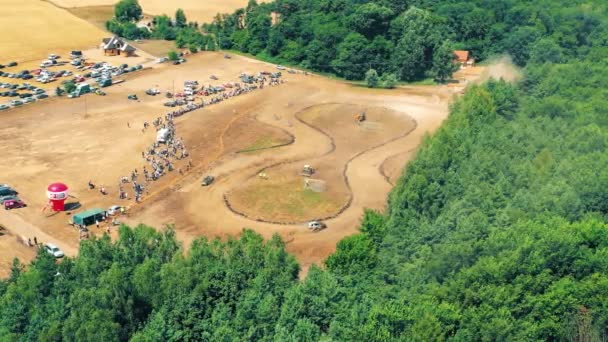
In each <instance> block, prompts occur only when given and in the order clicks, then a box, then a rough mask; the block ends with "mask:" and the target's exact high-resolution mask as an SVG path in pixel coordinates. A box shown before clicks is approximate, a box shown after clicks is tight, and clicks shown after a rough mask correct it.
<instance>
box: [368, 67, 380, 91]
mask: <svg viewBox="0 0 608 342" xmlns="http://www.w3.org/2000/svg"><path fill="white" fill-rule="evenodd" d="M379 80H380V79H379V78H378V73H377V72H376V70H374V69H369V70H368V71H367V72H366V73H365V83H366V84H367V87H368V88H377V87H378V82H379Z"/></svg>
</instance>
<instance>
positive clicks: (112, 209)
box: [107, 205, 122, 216]
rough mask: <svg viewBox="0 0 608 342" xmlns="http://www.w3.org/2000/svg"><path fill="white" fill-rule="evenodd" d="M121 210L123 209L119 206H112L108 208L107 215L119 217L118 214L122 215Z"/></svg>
mask: <svg viewBox="0 0 608 342" xmlns="http://www.w3.org/2000/svg"><path fill="white" fill-rule="evenodd" d="M121 208H122V207H121V206H119V205H113V206H111V207H109V208H108V210H107V213H108V215H112V216H113V215H118V214H120V209H121Z"/></svg>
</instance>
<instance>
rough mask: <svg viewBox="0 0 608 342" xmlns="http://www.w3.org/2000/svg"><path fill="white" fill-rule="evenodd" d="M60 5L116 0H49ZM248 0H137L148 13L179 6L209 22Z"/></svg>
mask: <svg viewBox="0 0 608 342" xmlns="http://www.w3.org/2000/svg"><path fill="white" fill-rule="evenodd" d="M51 1H52V2H53V3H55V4H57V5H58V6H61V7H86V6H105V5H114V4H115V3H116V2H118V0H51ZM247 2H248V0H173V1H167V0H139V4H140V5H141V7H142V9H143V11H144V13H146V14H150V15H158V14H166V15H168V16H171V17H173V15H174V14H175V10H177V9H178V8H181V9H183V10H184V12H186V17H187V18H188V20H189V21H198V22H199V23H202V22H210V21H212V20H213V17H215V15H216V14H217V13H232V12H234V10H236V9H237V8H240V7H245V6H247ZM260 2H264V1H258V3H260Z"/></svg>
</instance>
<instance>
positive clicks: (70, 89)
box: [63, 81, 76, 93]
mask: <svg viewBox="0 0 608 342" xmlns="http://www.w3.org/2000/svg"><path fill="white" fill-rule="evenodd" d="M63 89H64V90H65V91H66V93H71V92H73V91H74V90H76V84H75V83H74V82H72V81H68V82H66V83H65V84H64V85H63Z"/></svg>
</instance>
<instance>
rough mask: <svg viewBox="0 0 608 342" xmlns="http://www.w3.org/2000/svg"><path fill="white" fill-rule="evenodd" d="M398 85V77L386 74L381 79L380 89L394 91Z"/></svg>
mask: <svg viewBox="0 0 608 342" xmlns="http://www.w3.org/2000/svg"><path fill="white" fill-rule="evenodd" d="M396 85H397V75H395V74H390V73H385V74H382V77H380V87H382V88H385V89H393V88H395V86H396Z"/></svg>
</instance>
